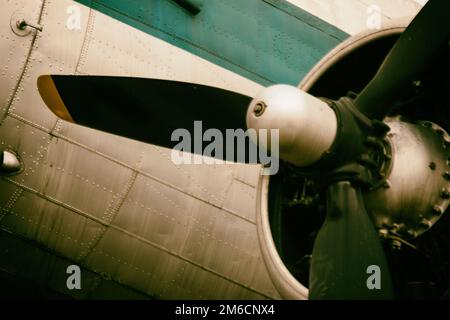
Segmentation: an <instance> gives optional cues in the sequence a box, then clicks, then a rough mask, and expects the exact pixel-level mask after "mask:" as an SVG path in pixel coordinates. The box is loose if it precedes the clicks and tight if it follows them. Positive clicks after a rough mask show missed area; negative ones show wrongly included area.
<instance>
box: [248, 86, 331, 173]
mask: <svg viewBox="0 0 450 320" xmlns="http://www.w3.org/2000/svg"><path fill="white" fill-rule="evenodd" d="M337 126H338V125H337V117H336V114H335V112H334V111H333V109H331V108H330V107H329V106H328V104H327V103H326V102H324V101H323V100H320V99H318V98H316V97H314V96H312V95H310V94H308V93H306V92H304V91H301V90H300V89H298V88H297V87H293V86H289V85H274V86H271V87H268V88H266V89H264V90H263V91H262V92H260V93H259V94H258V95H257V96H256V97H255V98H254V99H253V100H252V102H251V103H250V106H249V108H248V111H247V127H248V128H251V129H255V130H256V131H259V130H260V129H278V130H279V134H280V136H279V138H280V140H279V146H280V153H279V154H280V158H281V159H283V160H285V161H287V162H290V163H291V164H293V165H295V166H298V167H305V166H308V165H311V164H313V163H315V162H317V161H318V160H319V159H320V158H322V156H323V155H324V153H326V152H327V151H328V150H329V149H330V148H331V146H332V144H333V142H334V140H335V138H336V133H337ZM269 144H270V142H269ZM266 147H267V148H270V145H268V146H266Z"/></svg>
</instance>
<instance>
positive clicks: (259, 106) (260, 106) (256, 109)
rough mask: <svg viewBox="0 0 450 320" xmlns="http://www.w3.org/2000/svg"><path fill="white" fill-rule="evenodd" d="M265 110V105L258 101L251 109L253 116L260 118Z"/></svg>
mask: <svg viewBox="0 0 450 320" xmlns="http://www.w3.org/2000/svg"><path fill="white" fill-rule="evenodd" d="M266 108H267V105H266V104H265V103H264V102H262V101H260V102H258V103H256V104H255V106H254V107H253V113H254V114H255V116H257V117H260V116H261V115H262V114H263V113H264V111H265V110H266Z"/></svg>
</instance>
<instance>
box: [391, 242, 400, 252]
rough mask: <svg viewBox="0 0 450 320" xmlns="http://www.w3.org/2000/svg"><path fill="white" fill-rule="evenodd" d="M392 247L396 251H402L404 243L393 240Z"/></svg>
mask: <svg viewBox="0 0 450 320" xmlns="http://www.w3.org/2000/svg"><path fill="white" fill-rule="evenodd" d="M391 247H392V249H394V250H400V249H401V248H402V243H401V242H400V241H399V240H392V242H391Z"/></svg>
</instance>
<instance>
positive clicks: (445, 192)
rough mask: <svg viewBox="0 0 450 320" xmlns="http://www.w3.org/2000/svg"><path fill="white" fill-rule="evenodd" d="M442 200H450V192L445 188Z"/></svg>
mask: <svg viewBox="0 0 450 320" xmlns="http://www.w3.org/2000/svg"><path fill="white" fill-rule="evenodd" d="M441 198H443V199H450V190H448V189H447V188H444V189H443V190H442V191H441Z"/></svg>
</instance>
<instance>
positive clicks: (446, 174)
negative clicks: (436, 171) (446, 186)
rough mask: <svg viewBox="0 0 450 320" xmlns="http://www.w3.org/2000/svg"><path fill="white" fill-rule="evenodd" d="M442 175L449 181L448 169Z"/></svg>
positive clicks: (449, 172)
mask: <svg viewBox="0 0 450 320" xmlns="http://www.w3.org/2000/svg"><path fill="white" fill-rule="evenodd" d="M442 176H443V177H444V179H445V180H448V181H450V171H445V172H444V174H443V175H442Z"/></svg>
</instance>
